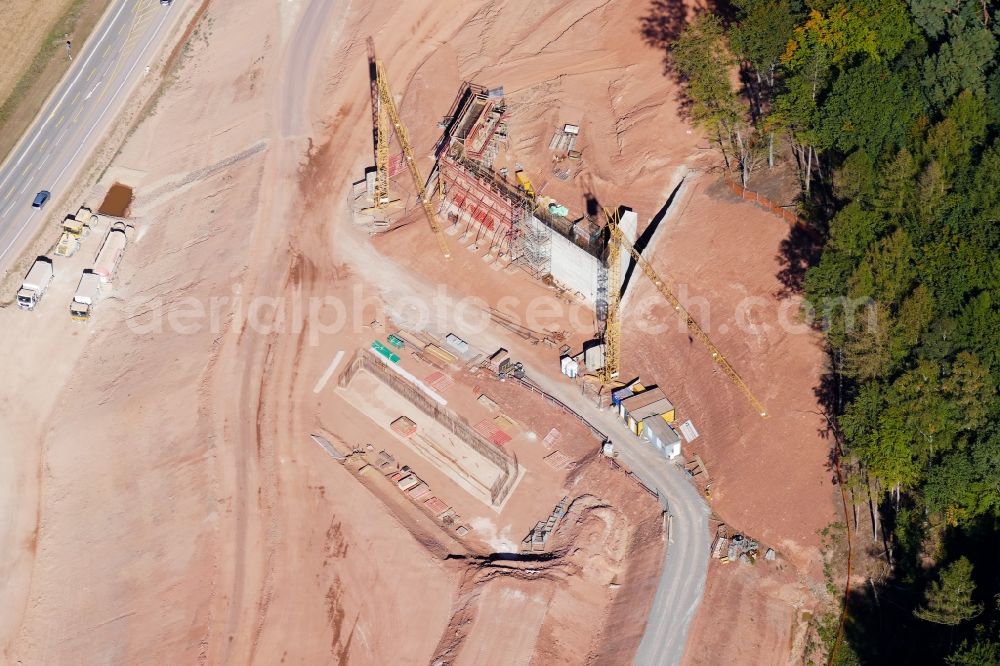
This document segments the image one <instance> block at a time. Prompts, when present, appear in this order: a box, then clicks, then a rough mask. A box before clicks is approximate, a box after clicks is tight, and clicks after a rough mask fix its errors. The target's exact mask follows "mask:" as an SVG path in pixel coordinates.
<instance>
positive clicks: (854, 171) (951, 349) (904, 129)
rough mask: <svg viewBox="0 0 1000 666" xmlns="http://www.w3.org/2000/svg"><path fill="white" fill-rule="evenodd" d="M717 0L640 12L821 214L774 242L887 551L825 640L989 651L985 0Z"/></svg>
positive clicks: (997, 311) (997, 223) (972, 658)
mask: <svg viewBox="0 0 1000 666" xmlns="http://www.w3.org/2000/svg"><path fill="white" fill-rule="evenodd" d="M733 2H734V3H735V4H733V5H719V6H717V7H715V11H714V12H712V13H709V12H705V13H701V14H699V15H698V16H696V17H695V18H694V19H690V20H688V19H687V17H683V16H679V15H678V14H677V13H676V9H673V10H672V9H670V5H668V3H666V2H660V1H658V2H654V3H653V12H652V13H651V15H650V16H649V17H647V18H646V20H645V21H644V31H645V33H646V36H647V38H648V39H650V40H651V41H659V42H660V43H661V44H662V45H663V46H665V47H666V48H667V53H668V57H667V63H668V65H667V66H668V70H669V71H670V72H671V73H672V74H673V75H674V76H676V77H677V78H678V80H680V81H681V82H683V84H684V87H683V90H684V92H685V97H684V101H685V103H686V104H687V111H688V112H689V114H690V116H691V118H692V119H693V120H694V121H695V122H696V123H698V124H699V125H700V126H702V127H703V128H704V129H705V130H706V132H707V134H708V135H709V136H710V137H711V138H713V139H714V140H715V142H716V144H717V145H718V147H719V149H720V150H721V151H722V154H723V155H724V157H725V159H726V163H727V165H728V166H729V168H730V169H731V172H732V173H733V174H734V175H735V176H736V177H738V178H740V179H742V180H743V182H744V184H747V185H748V186H750V187H753V186H754V181H756V182H757V183H758V184H766V182H767V179H768V175H769V173H771V172H770V171H769V169H770V168H771V166H772V165H773V164H774V162H775V153H776V152H777V153H778V154H779V155H789V156H790V158H789V161H790V162H791V163H793V164H794V166H795V169H796V170H797V173H798V175H799V179H800V183H801V195H800V202H801V209H802V212H803V216H804V217H805V219H807V220H809V222H810V224H811V225H812V227H813V228H814V230H815V231H814V232H813V233H812V234H805V235H802V238H800V239H796V238H794V237H793V238H791V239H790V240H789V242H788V243H786V247H785V251H786V253H787V255H788V257H787V259H788V264H789V276H788V277H789V284H790V285H791V286H793V287H794V288H797V289H801V290H802V291H803V292H804V293H805V295H806V296H807V299H808V300H809V302H810V303H812V304H814V305H815V306H816V308H817V311H818V312H819V313H820V314H821V315H822V317H821V319H820V321H818V322H817V325H818V326H821V327H822V328H823V330H824V331H825V333H826V337H827V341H828V344H829V353H830V359H831V363H830V366H831V374H830V376H829V377H827V378H826V381H824V383H823V386H821V387H819V388H818V389H817V390H818V394H819V396H820V397H821V398H822V399H823V401H824V404H825V405H826V406H827V409H828V414H829V416H830V420H831V423H833V424H835V425H836V430H837V434H838V435H839V440H840V442H841V445H842V446H841V448H842V461H843V468H844V469H846V470H847V474H848V475H849V478H848V480H847V483H848V484H852V487H853V488H855V489H857V488H863V489H864V494H865V495H867V494H868V493H869V492H870V493H871V496H872V497H873V498H874V502H875V503H876V504H877V505H878V506H879V508H880V511H879V515H880V516H881V518H882V520H881V524H880V525H879V526H878V527H879V531H880V532H881V534H880V535H879V536H878V538H877V540H876V541H879V540H880V541H881V542H882V544H884V547H883V548H882V549H881V550H882V552H881V553H877V552H875V551H876V550H877V549H874V548H873V549H872V552H871V553H868V555H869V557H873V558H878V557H881V558H883V559H885V560H888V561H889V562H890V563H891V569H889V570H890V571H891V573H890V574H889V575H888V577H884V578H882V579H880V580H879V581H877V582H875V581H871V582H870V583H869V584H868V585H866V586H856V588H855V589H854V590H853V592H852V593H851V596H850V597H849V601H848V604H847V608H848V613H847V620H846V623H845V627H844V632H843V640H842V641H841V642H840V643H839V644H838V648H837V650H836V653H835V656H834V661H835V662H836V663H844V664H849V663H866V664H915V663H947V664H952V665H955V664H962V665H970V664H1000V522H998V518H1000V424H998V418H1000V400H998V397H997V393H998V387H1000V68H998V67H997V48H998V43H1000V42H998V36H1000V21H998V20H997V19H998V18H1000V17H997V16H996V15H995V14H996V12H995V9H994V7H993V5H992V3H991V2H990V1H989V0H980V1H973V0H910V2H909V3H906V2H902V1H901V0H846V1H831V0H806V4H804V5H802V4H799V1H798V0H733ZM671 11H673V12H674V14H672V15H671V14H670V12H671ZM737 71H738V72H739V80H738V81H739V83H738V84H737V79H735V78H734V72H737ZM793 236H794V235H793ZM817 239H818V240H817ZM797 270H798V273H799V274H798V275H797V276H796V275H795V273H796V272H797ZM886 551H888V552H886ZM842 583H843V581H840V584H842ZM835 633H836V632H830V631H827V632H826V633H825V636H826V637H827V638H828V639H829V642H830V644H832V643H833V642H834V639H833V638H832V636H834V635H835Z"/></svg>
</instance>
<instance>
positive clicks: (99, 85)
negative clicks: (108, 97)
mask: <svg viewBox="0 0 1000 666" xmlns="http://www.w3.org/2000/svg"><path fill="white" fill-rule="evenodd" d="M102 83H104V81H98V82H97V85H96V86H94V89H93V90H91V91H90V92H89V93H87V96H86V97H84V98H83V99H84V100H88V99H90V96H91V95H93V94H94V92H95V91H96V90H97V89H98V88H100V87H101V84H102Z"/></svg>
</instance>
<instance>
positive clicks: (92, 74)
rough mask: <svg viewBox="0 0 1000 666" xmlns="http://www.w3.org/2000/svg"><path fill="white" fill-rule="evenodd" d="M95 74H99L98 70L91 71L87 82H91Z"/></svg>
mask: <svg viewBox="0 0 1000 666" xmlns="http://www.w3.org/2000/svg"><path fill="white" fill-rule="evenodd" d="M94 74H97V70H96V69H92V70H90V74H87V80H88V81H89V80H91V79H92V78H94Z"/></svg>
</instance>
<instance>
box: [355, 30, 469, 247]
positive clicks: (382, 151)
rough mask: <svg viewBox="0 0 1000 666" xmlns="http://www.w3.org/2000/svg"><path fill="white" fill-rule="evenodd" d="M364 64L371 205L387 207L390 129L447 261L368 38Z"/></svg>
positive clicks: (436, 223) (433, 213)
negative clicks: (368, 86) (371, 145)
mask: <svg viewBox="0 0 1000 666" xmlns="http://www.w3.org/2000/svg"><path fill="white" fill-rule="evenodd" d="M368 63H369V71H370V74H371V75H372V76H373V77H374V81H373V84H372V122H373V123H374V125H375V126H374V128H373V131H374V133H375V191H374V195H373V199H374V201H373V204H374V207H375V208H379V209H380V208H382V207H384V206H386V205H388V204H389V203H390V199H389V140H390V138H391V137H390V134H389V132H390V128H391V131H394V132H395V133H396V138H397V139H399V144H400V146H401V147H402V149H403V159H404V160H405V162H406V166H407V168H408V169H409V171H410V176H411V177H412V178H413V185H414V186H415V187H416V189H417V198H418V199H420V205H421V206H423V209H424V214H425V215H426V216H427V222H428V223H429V224H430V226H431V229H432V230H433V231H434V235H435V237H436V238H437V242H438V247H440V248H441V253H442V254H443V255H444V256H445V258H446V259H447V258H450V257H451V251H450V250H449V249H448V240H447V239H446V238H445V235H444V230H443V229H442V228H441V222H440V220H438V216H437V211H436V210H434V206H433V204H432V203H431V192H428V191H427V188H426V187H425V186H424V179H423V176H422V175H421V173H420V168H419V167H418V166H417V160H416V158H415V156H414V154H413V148H412V147H411V146H410V139H409V136H408V134H407V132H406V127H404V126H403V121H402V120H400V117H399V109H397V108H396V102H395V100H394V99H393V97H392V91H391V90H390V89H389V78H388V77H387V76H386V73H385V65H383V64H382V61H381V60H379V59H378V58H376V57H375V46H374V42H373V41H372V39H371V37H369V38H368Z"/></svg>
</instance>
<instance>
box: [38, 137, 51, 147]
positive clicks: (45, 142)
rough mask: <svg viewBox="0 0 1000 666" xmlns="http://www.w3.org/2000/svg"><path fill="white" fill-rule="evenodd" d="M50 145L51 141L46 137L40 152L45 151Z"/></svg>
mask: <svg viewBox="0 0 1000 666" xmlns="http://www.w3.org/2000/svg"><path fill="white" fill-rule="evenodd" d="M47 145H49V140H48V138H47V137H46V139H45V141H42V145H40V146H39V147H38V149H39V150H45V146H47Z"/></svg>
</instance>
